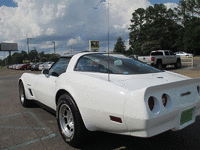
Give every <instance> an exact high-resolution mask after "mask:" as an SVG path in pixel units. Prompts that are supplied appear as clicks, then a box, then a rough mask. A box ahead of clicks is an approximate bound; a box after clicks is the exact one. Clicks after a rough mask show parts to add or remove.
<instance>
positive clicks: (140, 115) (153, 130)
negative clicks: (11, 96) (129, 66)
mask: <svg viewBox="0 0 200 150" xmlns="http://www.w3.org/2000/svg"><path fill="white" fill-rule="evenodd" d="M86 54H91V53H79V54H76V55H74V56H73V57H72V58H71V60H70V62H69V65H68V67H67V69H66V72H65V73H63V74H61V75H60V76H58V77H54V76H51V75H44V74H39V75H37V74H30V73H24V74H23V75H22V76H21V78H20V80H21V81H22V82H23V83H24V87H25V93H26V98H27V99H30V100H38V101H40V102H41V103H44V104H45V105H47V106H48V107H50V108H52V109H54V110H56V94H57V92H58V91H59V90H61V89H63V90H65V91H67V92H68V93H70V95H71V96H72V97H73V99H74V100H75V102H76V104H77V106H78V108H79V110H80V113H81V116H82V119H83V121H84V124H85V126H86V128H87V129H88V130H90V131H96V130H100V131H106V132H111V133H117V134H125V135H132V136H139V137H151V136H154V135H157V134H160V133H162V132H165V131H167V130H180V129H182V128H184V127H186V126H188V125H190V124H191V123H193V122H194V121H195V118H196V116H197V115H199V114H200V94H199V93H198V92H197V86H200V79H198V78H197V79H191V78H189V77H186V76H183V75H179V74H176V73H171V72H168V71H165V72H160V73H149V74H136V75H119V74H110V81H108V74H107V73H94V72H81V71H74V67H75V66H76V64H77V61H78V60H79V58H80V57H81V56H84V55H86ZM29 89H31V91H32V93H33V95H31V94H30V92H29ZM188 91H190V92H191V94H190V95H186V96H183V97H182V96H181V94H183V93H185V92H188ZM164 93H165V94H167V96H168V103H167V106H166V107H164V106H163V105H162V94H164ZM151 96H152V97H154V98H155V109H153V111H151V110H150V109H149V107H148V99H149V97H151ZM189 108H194V114H193V119H192V120H191V121H189V122H187V123H185V124H183V125H180V116H181V113H182V112H183V111H184V110H187V109H189ZM110 116H115V117H118V118H121V120H122V123H119V122H115V121H113V120H111V119H110Z"/></svg>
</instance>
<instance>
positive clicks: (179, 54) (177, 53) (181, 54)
mask: <svg viewBox="0 0 200 150" xmlns="http://www.w3.org/2000/svg"><path fill="white" fill-rule="evenodd" d="M175 54H176V55H178V56H181V57H193V56H194V55H193V54H191V53H186V52H183V51H180V52H175Z"/></svg>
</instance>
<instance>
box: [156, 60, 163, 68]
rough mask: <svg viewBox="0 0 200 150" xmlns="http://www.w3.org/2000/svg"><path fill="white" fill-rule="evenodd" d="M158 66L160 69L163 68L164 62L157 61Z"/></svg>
mask: <svg viewBox="0 0 200 150" xmlns="http://www.w3.org/2000/svg"><path fill="white" fill-rule="evenodd" d="M156 67H157V68H158V69H160V70H163V66H162V62H160V61H159V62H157V64H156Z"/></svg>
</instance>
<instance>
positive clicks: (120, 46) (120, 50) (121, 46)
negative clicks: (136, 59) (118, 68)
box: [113, 37, 126, 54]
mask: <svg viewBox="0 0 200 150" xmlns="http://www.w3.org/2000/svg"><path fill="white" fill-rule="evenodd" d="M125 50H126V46H125V45H124V41H123V40H122V38H121V37H119V38H117V42H116V44H115V47H114V50H113V51H114V52H116V53H122V54H124V53H125Z"/></svg>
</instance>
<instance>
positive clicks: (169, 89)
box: [124, 79, 200, 137]
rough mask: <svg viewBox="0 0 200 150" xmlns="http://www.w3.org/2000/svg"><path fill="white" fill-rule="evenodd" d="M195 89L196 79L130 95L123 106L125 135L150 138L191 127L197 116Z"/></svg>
mask: <svg viewBox="0 0 200 150" xmlns="http://www.w3.org/2000/svg"><path fill="white" fill-rule="evenodd" d="M199 86H200V79H187V80H184V81H177V82H171V83H166V84H161V85H154V86H150V87H148V88H143V89H141V90H139V91H137V92H134V91H133V92H130V93H129V95H128V98H127V99H126V104H125V107H124V121H125V123H126V125H127V128H128V130H129V133H128V132H127V133H126V134H130V135H132V136H139V137H151V136H154V135H157V134H160V133H162V132H165V131H167V130H173V131H175V130H180V129H182V128H184V127H186V126H188V125H190V124H192V123H193V122H195V118H196V116H197V115H199V114H200V87H199ZM142 93H143V94H142ZM141 99H143V100H142V101H141Z"/></svg>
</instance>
